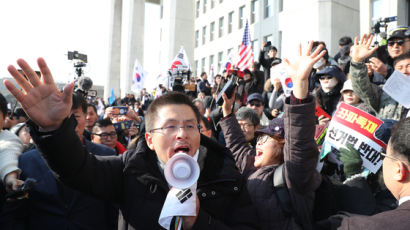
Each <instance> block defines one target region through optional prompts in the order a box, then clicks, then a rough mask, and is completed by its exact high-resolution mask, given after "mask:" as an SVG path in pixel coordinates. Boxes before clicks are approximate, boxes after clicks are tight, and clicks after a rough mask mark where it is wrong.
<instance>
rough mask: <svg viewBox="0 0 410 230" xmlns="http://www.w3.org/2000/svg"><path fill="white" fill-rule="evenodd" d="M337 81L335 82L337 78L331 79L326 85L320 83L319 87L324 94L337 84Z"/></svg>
mask: <svg viewBox="0 0 410 230" xmlns="http://www.w3.org/2000/svg"><path fill="white" fill-rule="evenodd" d="M338 82H339V81H338V80H337V78H335V77H332V78H330V79H329V80H328V82H327V83H324V82H320V85H321V86H322V89H323V91H324V92H325V93H328V92H330V91H331V90H332V89H333V88H334V87H335V86H336V85H337V83H338Z"/></svg>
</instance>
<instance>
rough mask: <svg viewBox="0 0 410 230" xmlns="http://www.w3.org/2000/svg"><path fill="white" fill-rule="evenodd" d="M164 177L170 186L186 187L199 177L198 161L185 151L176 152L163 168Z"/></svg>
mask: <svg viewBox="0 0 410 230" xmlns="http://www.w3.org/2000/svg"><path fill="white" fill-rule="evenodd" d="M164 175H165V179H166V180H167V182H168V184H170V185H171V186H172V187H175V188H179V189H186V188H189V187H191V186H192V185H194V184H195V183H196V181H197V180H198V178H199V165H198V162H197V161H196V160H195V159H194V158H192V157H191V156H189V155H188V154H186V153H177V154H175V155H174V156H172V157H171V159H169V160H168V162H167V163H166V164H165V168H164Z"/></svg>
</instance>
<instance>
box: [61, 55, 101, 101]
mask: <svg viewBox="0 0 410 230" xmlns="http://www.w3.org/2000/svg"><path fill="white" fill-rule="evenodd" d="M67 57H68V60H74V68H75V73H76V74H77V77H76V78H75V79H74V80H75V86H74V88H75V89H74V90H75V91H76V92H80V93H81V94H82V95H83V96H84V97H92V98H93V97H96V96H97V91H96V90H91V87H93V81H92V80H91V78H90V77H86V76H84V70H83V68H84V67H86V66H87V61H88V58H87V55H86V54H81V53H79V52H78V51H73V52H71V51H68V54H67Z"/></svg>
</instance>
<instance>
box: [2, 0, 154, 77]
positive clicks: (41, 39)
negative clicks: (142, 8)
mask: <svg viewBox="0 0 410 230" xmlns="http://www.w3.org/2000/svg"><path fill="white" fill-rule="evenodd" d="M110 2H111V0H103V1H101V0H100V1H99V0H1V2H0V31H1V35H0V78H2V77H10V74H9V73H8V72H7V66H8V65H9V64H15V63H16V60H17V59H18V58H20V57H21V58H24V59H26V61H28V63H29V64H30V65H32V66H35V69H36V70H37V69H38V68H37V65H36V59H37V58H38V57H44V58H45V59H46V61H47V63H48V65H49V67H50V69H51V71H52V73H53V75H54V78H55V79H56V80H57V81H60V82H69V81H72V80H73V79H74V76H75V72H74V68H73V64H72V62H71V61H68V60H67V55H66V54H67V51H73V50H77V51H79V52H80V53H83V54H87V55H88V65H87V68H86V69H85V73H86V75H87V76H90V77H91V78H92V79H93V81H94V84H98V85H103V84H104V79H105V77H106V75H107V70H108V69H107V63H108V58H107V57H108V41H109V37H108V36H109V34H108V33H109V17H110V15H109V14H110V9H109V6H110ZM146 12H149V13H146V14H145V17H146V18H145V22H147V21H149V22H150V25H151V26H150V27H151V28H155V29H151V30H150V31H148V30H145V37H150V39H145V50H150V52H147V51H146V52H144V53H145V57H144V58H145V60H144V64H145V66H144V68H145V70H146V71H148V73H150V74H154V73H153V72H154V71H155V63H150V62H149V60H150V59H151V60H156V59H155V58H150V56H149V55H155V54H156V53H155V52H153V50H154V51H155V47H156V45H155V44H158V43H159V38H158V34H159V32H158V31H159V29H157V27H155V26H154V27H153V26H152V25H159V6H158V5H153V4H149V3H147V4H146ZM153 38H155V39H153ZM151 70H152V71H151Z"/></svg>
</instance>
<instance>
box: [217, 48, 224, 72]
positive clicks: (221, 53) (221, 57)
mask: <svg viewBox="0 0 410 230" xmlns="http://www.w3.org/2000/svg"><path fill="white" fill-rule="evenodd" d="M223 55H224V53H223V51H221V52H219V53H218V73H220V72H221V71H222V69H221V68H222V65H223V63H222V61H223Z"/></svg>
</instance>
